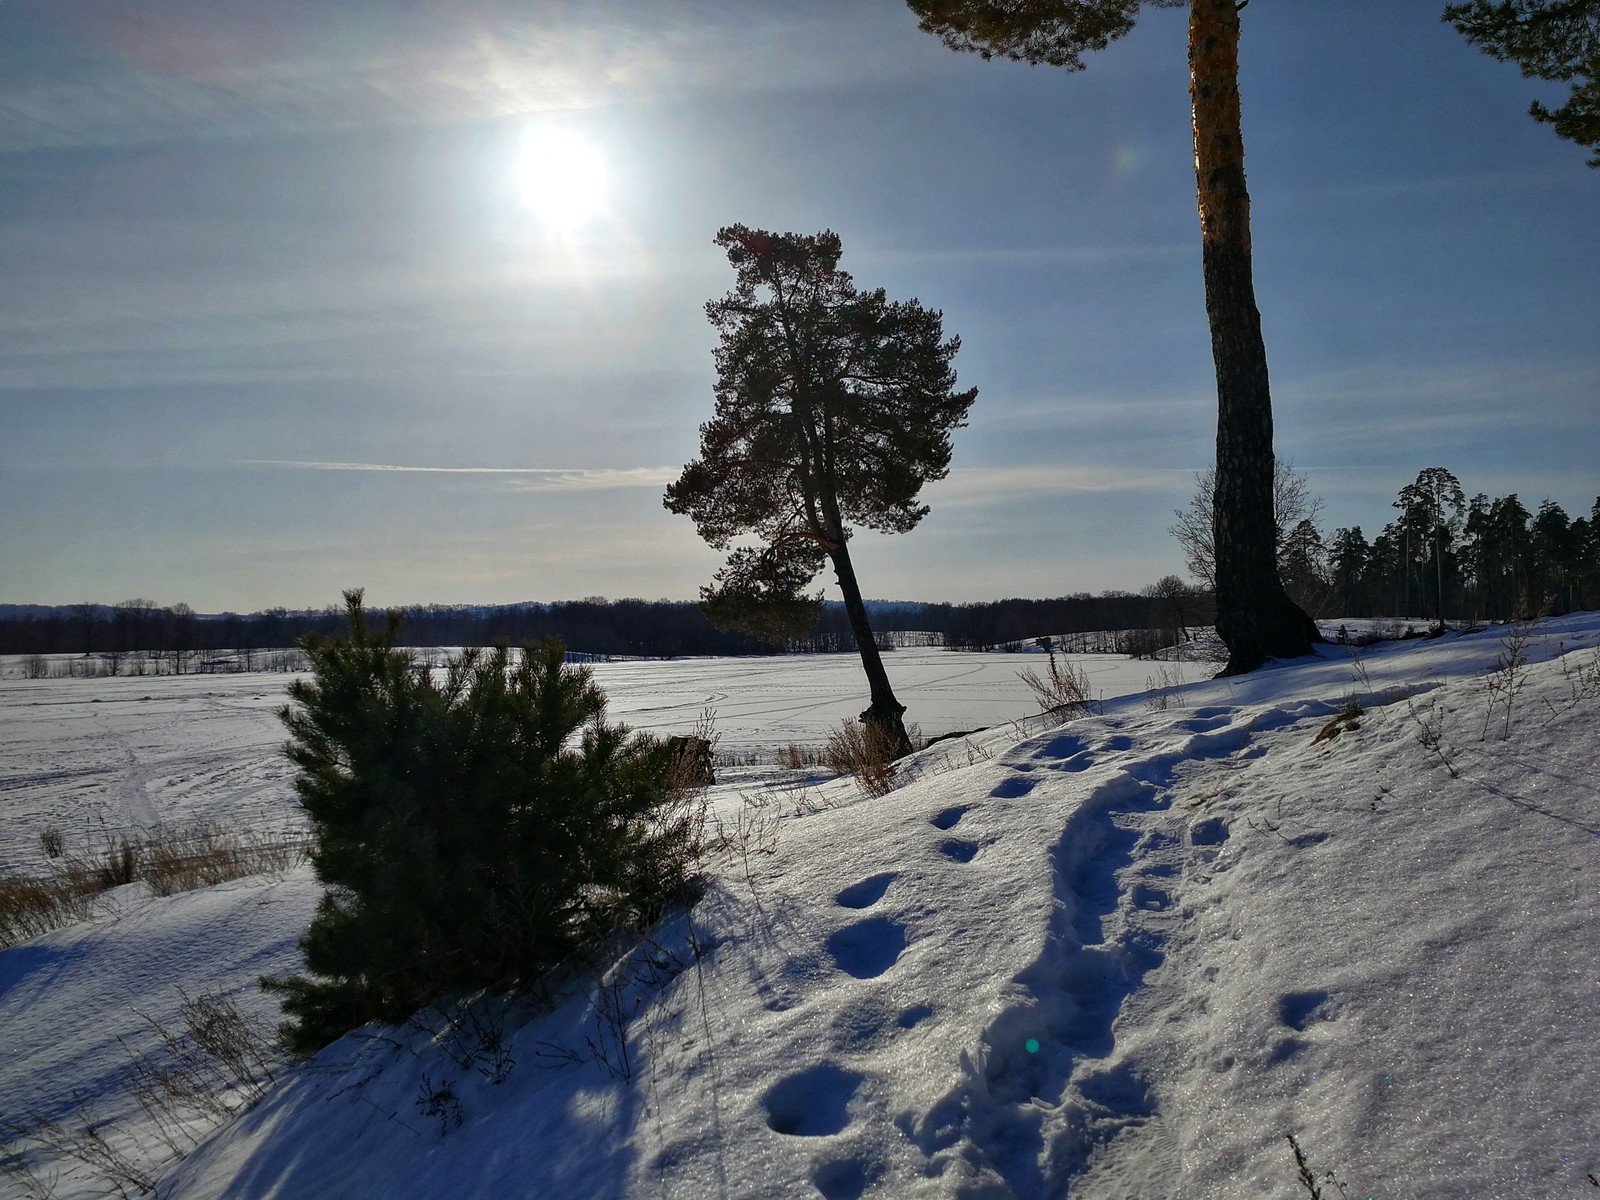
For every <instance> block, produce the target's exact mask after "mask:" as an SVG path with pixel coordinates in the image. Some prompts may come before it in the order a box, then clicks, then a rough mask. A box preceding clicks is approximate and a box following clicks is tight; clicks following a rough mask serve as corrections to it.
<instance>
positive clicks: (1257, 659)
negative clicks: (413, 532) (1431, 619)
mask: <svg viewBox="0 0 1600 1200" xmlns="http://www.w3.org/2000/svg"><path fill="white" fill-rule="evenodd" d="M1189 68H1190V96H1191V98H1192V100H1193V105H1194V108H1193V112H1194V152H1195V179H1196V183H1197V185H1198V190H1199V205H1200V234H1201V247H1202V254H1201V258H1202V268H1203V271H1204V275H1205V290H1206V317H1207V319H1208V321H1209V322H1210V326H1211V353H1212V357H1213V359H1214V360H1215V363H1216V371H1217V462H1216V496H1215V504H1214V511H1213V518H1212V519H1213V540H1214V542H1215V549H1216V585H1217V586H1216V594H1217V632H1218V634H1219V635H1221V637H1222V640H1223V643H1224V644H1225V645H1226V646H1227V647H1228V665H1227V666H1226V667H1225V668H1224V669H1223V672H1222V673H1223V674H1224V675H1238V674H1242V673H1244V672H1246V671H1252V670H1254V669H1255V668H1256V667H1258V666H1260V665H1261V664H1262V663H1263V662H1265V661H1266V660H1267V659H1268V658H1294V657H1297V656H1299V655H1302V654H1309V653H1310V652H1311V646H1312V644H1313V643H1314V642H1319V641H1321V640H1322V639H1321V637H1320V636H1319V635H1318V633H1317V628H1316V625H1315V624H1313V623H1312V621H1311V619H1310V618H1309V617H1307V616H1306V614H1305V613H1304V612H1302V611H1301V610H1300V608H1299V607H1298V606H1297V605H1296V604H1295V603H1294V602H1293V601H1292V600H1290V599H1289V596H1288V593H1287V592H1285V591H1284V588H1283V583H1282V581H1281V580H1280V579H1279V578H1278V567H1277V561H1276V553H1275V550H1276V547H1275V544H1274V531H1275V526H1274V523H1273V508H1272V468H1273V454H1272V393H1271V389H1270V387H1269V384H1268V377H1267V350H1266V344H1265V343H1264V342H1263V341H1262V337H1261V314H1260V311H1259V310H1258V309H1257V308H1256V297H1255V282H1254V277H1253V275H1252V272H1251V264H1250V196H1249V193H1248V192H1247V191H1246V189H1245V177H1244V139H1243V136H1242V133H1241V127H1240V119H1239V13H1238V7H1237V5H1236V2H1235V0H1191V3H1190V9H1189Z"/></svg>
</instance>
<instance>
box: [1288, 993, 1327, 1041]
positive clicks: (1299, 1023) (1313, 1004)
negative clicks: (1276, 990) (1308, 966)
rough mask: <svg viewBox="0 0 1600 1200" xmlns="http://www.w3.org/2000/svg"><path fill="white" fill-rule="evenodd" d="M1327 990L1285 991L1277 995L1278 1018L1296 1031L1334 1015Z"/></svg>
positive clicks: (1303, 1029)
mask: <svg viewBox="0 0 1600 1200" xmlns="http://www.w3.org/2000/svg"><path fill="white" fill-rule="evenodd" d="M1334 1015H1335V1014H1334V1006H1333V1005H1332V1004H1331V1003H1329V997H1328V993H1327V992H1285V993H1284V994H1283V995H1281V996H1279V997H1278V1020H1280V1021H1282V1022H1283V1023H1284V1024H1285V1025H1287V1026H1288V1027H1289V1028H1290V1029H1293V1030H1295V1031H1296V1032H1304V1031H1305V1030H1306V1029H1308V1028H1310V1027H1311V1026H1312V1025H1313V1024H1315V1023H1316V1022H1318V1021H1329V1020H1332V1019H1333V1017H1334Z"/></svg>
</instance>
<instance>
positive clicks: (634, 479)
mask: <svg viewBox="0 0 1600 1200" xmlns="http://www.w3.org/2000/svg"><path fill="white" fill-rule="evenodd" d="M238 462H239V464H240V465H241V466H251V467H283V468H289V469H292V470H300V471H378V472H393V473H397V474H406V475H498V476H503V477H507V478H508V479H509V481H510V482H511V483H512V486H513V488H514V490H517V491H530V492H603V491H614V490H617V489H619V488H661V487H665V486H666V485H667V484H669V483H671V482H672V481H673V480H674V479H675V478H677V476H678V469H677V468H674V467H435V466H414V465H407V464H401V463H364V462H306V461H298V460H291V459H278V458H245V459H239V460H238Z"/></svg>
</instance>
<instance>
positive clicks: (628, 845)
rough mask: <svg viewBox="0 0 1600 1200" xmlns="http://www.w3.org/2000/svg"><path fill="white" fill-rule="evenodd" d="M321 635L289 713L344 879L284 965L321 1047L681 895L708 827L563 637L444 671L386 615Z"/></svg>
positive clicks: (313, 806)
mask: <svg viewBox="0 0 1600 1200" xmlns="http://www.w3.org/2000/svg"><path fill="white" fill-rule="evenodd" d="M345 603H346V607H347V611H348V616H349V629H348V632H347V633H346V634H345V635H344V636H342V637H334V638H317V637H315V636H312V637H308V638H307V639H306V640H305V641H304V642H303V643H302V645H303V646H304V648H305V651H306V653H307V655H308V656H309V657H310V659H311V669H312V677H311V678H310V679H309V680H298V681H296V682H295V683H294V684H293V685H291V687H290V691H289V694H290V696H291V698H292V700H293V704H291V705H290V706H288V707H286V708H285V709H284V710H283V713H282V716H283V720H284V723H285V724H286V725H287V726H288V729H289V734H290V741H289V745H288V756H289V759H290V761H291V762H292V763H293V764H294V766H295V767H296V768H297V771H298V773H297V775H296V777H295V781H294V788H295V791H296V793H297V794H298V796H299V799H300V804H301V807H302V808H303V809H304V810H305V813H306V815H307V817H309V818H310V821H311V829H312V834H313V839H314V840H313V847H312V851H311V861H312V863H313V865H314V866H315V868H316V872H317V878H318V879H319V880H320V881H321V883H322V884H323V885H324V887H325V888H326V892H325V894H324V896H323V898H322V900H321V902H320V904H319V905H318V908H317V912H316V916H315V917H314V919H313V920H312V922H311V927H310V929H309V930H308V931H307V933H306V935H305V937H304V938H302V939H301V943H300V945H301V949H302V951H303V952H304V955H305V964H306V972H305V974H302V975H296V976H292V977H290V978H287V979H266V980H263V981H262V983H263V986H265V987H266V988H268V989H269V990H271V991H274V992H277V993H279V994H280V995H281V996H282V1000H283V1007H284V1011H285V1013H286V1014H287V1015H288V1016H289V1017H290V1018H291V1020H290V1021H289V1022H288V1023H286V1024H285V1025H284V1026H283V1030H282V1032H283V1034H284V1037H285V1041H286V1043H287V1044H288V1045H289V1046H290V1047H291V1048H292V1049H294V1050H296V1051H299V1052H301V1053H310V1052H312V1051H314V1050H316V1049H318V1048H320V1047H321V1046H324V1045H326V1044H327V1043H328V1042H330V1041H332V1040H333V1039H334V1038H336V1037H338V1036H339V1035H340V1034H342V1033H344V1032H346V1031H347V1030H350V1029H352V1028H354V1027H356V1026H357V1025H361V1024H363V1023H365V1022H367V1021H373V1020H376V1021H381V1022H387V1023H398V1022H401V1021H404V1020H406V1019H407V1018H408V1017H409V1016H410V1015H411V1014H412V1013H414V1012H415V1011H416V1010H417V1009H418V1008H420V1007H422V1006H423V1005H424V1004H426V1003H428V1002H430V1001H431V1000H434V999H436V998H438V997H440V996H441V995H448V994H451V993H461V992H465V991H472V990H476V989H480V988H485V987H504V986H515V985H516V984H518V983H531V982H532V981H534V980H536V979H537V978H538V977H539V976H540V975H541V974H542V973H543V972H545V971H547V970H549V969H550V968H551V967H553V966H555V965H557V964H559V963H562V962H565V961H568V960H570V959H571V958H572V957H573V956H575V955H578V954H580V953H581V952H582V951H583V950H584V949H585V948H586V947H589V946H592V945H593V944H594V943H595V942H596V940H597V939H600V938H602V937H603V936H604V935H605V934H607V933H608V932H610V931H612V930H614V929H616V928H618V927H620V926H624V925H629V924H638V923H642V922H647V921H649V920H652V919H654V917H655V916H657V915H658V914H659V913H660V911H661V910H662V908H663V907H664V906H665V905H667V904H668V903H670V902H671V900H672V899H673V898H674V897H676V896H678V895H679V894H681V893H682V891H683V889H684V887H685V885H686V883H687V879H688V873H689V871H690V870H691V868H692V866H693V861H694V853H693V851H694V846H695V838H696V830H695V829H694V827H693V823H692V822H691V821H690V820H689V819H688V814H687V812H686V811H685V809H684V808H683V807H682V806H679V805H675V803H674V802H675V800H677V799H678V793H676V792H675V789H674V785H673V772H672V762H671V752H670V750H669V749H668V747H667V746H666V745H665V744H663V743H661V742H659V741H657V740H655V739H653V738H649V737H644V736H640V735H634V736H630V735H629V733H628V731H627V729H626V728H624V727H622V726H618V725H607V724H606V723H605V721H604V715H605V697H604V696H603V695H602V694H601V693H600V690H599V689H598V688H596V687H595V685H594V683H593V682H592V681H591V679H590V677H589V674H588V672H587V671H586V670H583V669H581V668H576V667H571V666H568V665H566V663H565V653H564V651H563V649H562V647H561V644H560V643H559V642H557V641H554V640H552V641H549V642H546V643H545V644H544V645H543V646H542V647H526V648H525V649H524V650H523V652H522V653H521V654H520V655H514V654H513V653H512V652H510V651H509V650H508V649H507V648H506V647H505V646H503V645H502V646H499V647H497V648H496V649H494V650H492V651H489V652H487V653H482V652H479V651H475V650H467V651H465V652H463V653H462V654H461V656H460V657H459V658H457V659H455V660H454V661H453V662H451V663H450V664H449V666H448V668H447V669H446V670H445V671H444V672H443V673H442V678H439V677H436V675H435V673H434V672H433V671H431V670H429V669H428V668H427V667H418V666H415V665H413V663H412V662H411V660H410V657H409V655H407V654H406V653H405V652H404V651H402V650H399V649H397V648H396V646H395V637H396V633H397V631H398V628H399V621H398V619H397V618H395V617H393V616H391V618H390V619H389V620H388V622H387V624H386V625H385V626H384V627H383V628H382V629H381V630H375V629H373V628H372V627H371V626H370V625H369V623H368V620H367V616H366V613H365V612H364V611H363V608H362V595H361V592H360V591H350V592H347V593H345Z"/></svg>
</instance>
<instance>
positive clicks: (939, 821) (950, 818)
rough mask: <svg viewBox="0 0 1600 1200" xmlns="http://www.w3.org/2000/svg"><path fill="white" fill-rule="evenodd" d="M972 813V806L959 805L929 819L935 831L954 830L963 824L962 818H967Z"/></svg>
mask: <svg viewBox="0 0 1600 1200" xmlns="http://www.w3.org/2000/svg"><path fill="white" fill-rule="evenodd" d="M970 811H972V806H971V805H970V804H957V805H956V806H955V807H953V808H947V809H945V810H944V811H942V812H936V813H934V814H933V816H931V817H929V818H928V824H929V825H932V826H933V827H934V828H935V829H945V830H949V829H954V828H955V827H956V826H957V825H959V824H960V823H961V818H962V817H964V816H966V815H967V813H969V812H970Z"/></svg>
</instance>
